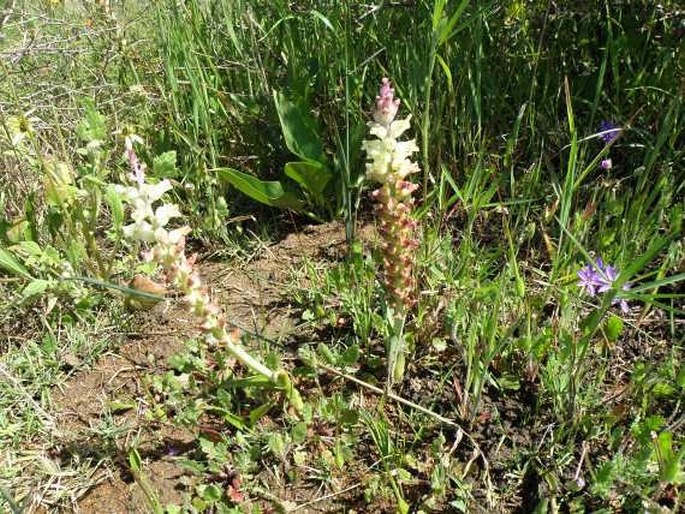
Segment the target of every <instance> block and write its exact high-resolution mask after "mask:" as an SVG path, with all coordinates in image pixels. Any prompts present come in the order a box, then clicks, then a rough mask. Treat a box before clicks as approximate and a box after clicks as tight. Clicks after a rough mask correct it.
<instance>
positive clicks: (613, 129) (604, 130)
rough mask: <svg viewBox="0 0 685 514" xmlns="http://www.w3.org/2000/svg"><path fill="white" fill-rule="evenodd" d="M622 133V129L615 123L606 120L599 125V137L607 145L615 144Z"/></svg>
mask: <svg viewBox="0 0 685 514" xmlns="http://www.w3.org/2000/svg"><path fill="white" fill-rule="evenodd" d="M620 133H621V127H619V126H618V125H616V124H615V123H614V122H613V121H609V120H604V121H602V122H601V123H600V124H599V137H601V138H602V139H603V140H604V142H605V143H606V144H610V143H613V142H614V140H615V139H616V138H617V137H618V135H619V134H620Z"/></svg>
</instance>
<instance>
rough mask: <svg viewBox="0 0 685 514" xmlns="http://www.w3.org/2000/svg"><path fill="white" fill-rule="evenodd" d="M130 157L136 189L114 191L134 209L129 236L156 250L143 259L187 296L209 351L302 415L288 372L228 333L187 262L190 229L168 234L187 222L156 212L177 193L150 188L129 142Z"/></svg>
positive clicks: (170, 209) (164, 185)
mask: <svg viewBox="0 0 685 514" xmlns="http://www.w3.org/2000/svg"><path fill="white" fill-rule="evenodd" d="M126 153H127V156H128V159H129V164H130V167H131V170H132V173H131V175H130V176H129V178H130V179H131V180H132V181H133V183H134V185H133V186H121V185H118V186H116V187H115V189H116V191H117V192H118V193H119V194H120V195H121V196H122V198H123V199H124V201H126V202H127V203H129V204H130V205H131V206H132V207H133V210H132V212H131V219H132V220H133V223H131V224H130V225H127V226H125V227H124V228H123V232H124V236H125V237H126V238H128V239H130V240H134V241H140V242H145V243H149V244H151V245H152V247H151V248H150V249H149V250H148V251H146V252H145V253H144V258H145V259H147V260H150V261H155V262H157V263H158V264H159V265H160V266H161V267H162V269H163V270H164V272H165V274H166V278H167V281H168V282H169V283H170V284H171V285H173V286H174V287H176V288H178V290H179V291H181V292H182V293H183V297H184V300H185V302H186V304H187V305H188V308H189V310H190V312H191V313H192V314H193V315H195V316H196V317H197V318H198V319H199V320H200V328H201V330H202V332H203V333H204V336H205V340H206V342H207V344H208V345H209V347H210V348H213V347H220V348H225V349H226V350H227V351H228V352H229V353H230V354H231V355H232V356H233V357H235V358H236V359H238V360H239V361H240V362H241V363H243V364H244V365H245V366H247V367H248V368H250V369H251V370H252V371H254V372H256V373H259V374H261V375H263V376H265V377H267V378H268V379H269V380H270V381H271V382H273V383H274V384H275V385H276V386H278V387H280V388H282V389H283V390H284V391H285V393H286V395H287V397H288V399H289V401H290V403H291V404H292V405H293V407H294V408H295V410H297V411H298V412H300V411H301V410H302V407H303V405H302V399H301V398H300V395H299V393H298V392H297V390H296V389H295V388H294V387H293V385H292V383H291V381H290V377H289V376H288V374H287V372H285V371H283V370H279V371H273V370H271V369H269V368H268V367H267V366H265V365H264V364H263V363H262V362H260V361H259V360H258V359H255V358H254V357H253V356H252V355H250V354H249V353H248V352H247V351H246V350H245V348H244V347H243V346H242V344H241V342H240V332H239V331H237V330H230V329H229V328H228V326H227V323H226V317H225V315H224V314H223V312H222V310H221V308H220V307H219V306H218V305H217V304H216V303H215V302H214V301H213V300H212V299H211V298H210V296H209V294H208V292H207V290H206V289H205V288H204V286H203V285H202V281H201V279H200V275H199V273H198V271H197V270H196V269H195V259H196V255H193V256H191V257H187V256H186V254H185V236H186V235H187V234H188V233H189V232H190V227H187V226H182V227H180V228H176V229H174V230H168V229H167V228H166V225H167V224H168V223H169V221H170V220H171V219H173V218H180V217H181V216H182V215H181V212H180V210H179V209H178V206H176V205H173V204H162V205H159V206H158V207H156V208H155V207H154V205H155V204H156V203H157V202H158V201H159V200H160V199H161V197H162V196H163V195H164V193H165V192H166V191H169V190H170V189H171V188H172V186H171V183H170V182H169V181H168V180H162V181H161V182H159V183H157V184H148V183H146V182H145V165H144V164H143V163H141V162H140V161H139V160H138V157H137V156H136V153H135V151H134V150H133V144H132V141H131V140H130V139H127V140H126Z"/></svg>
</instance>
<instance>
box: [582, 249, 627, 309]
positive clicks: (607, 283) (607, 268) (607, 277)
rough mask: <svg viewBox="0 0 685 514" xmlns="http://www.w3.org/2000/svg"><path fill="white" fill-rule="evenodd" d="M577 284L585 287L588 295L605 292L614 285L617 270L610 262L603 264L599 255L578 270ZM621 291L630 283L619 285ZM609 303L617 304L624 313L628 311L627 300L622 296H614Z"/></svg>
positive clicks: (617, 274) (625, 289)
mask: <svg viewBox="0 0 685 514" xmlns="http://www.w3.org/2000/svg"><path fill="white" fill-rule="evenodd" d="M577 274H578V278H579V279H580V280H579V281H578V286H579V287H581V288H583V289H585V290H586V291H587V293H588V294H589V295H590V296H595V295H596V294H598V293H606V292H607V291H609V290H610V289H612V288H613V287H614V282H616V279H617V278H618V276H619V272H618V270H617V269H616V268H615V267H613V266H612V265H611V264H606V265H605V264H604V261H602V258H601V257H597V259H595V262H594V264H592V263H591V264H588V265H586V266H585V267H583V268H581V269H580V270H579V271H578V272H577ZM621 290H622V291H629V290H630V283H629V282H626V283H625V284H623V285H622V286H621ZM611 305H618V306H619V307H620V308H621V311H622V312H623V313H624V314H627V313H628V312H630V307H629V306H628V302H627V301H626V300H625V299H624V298H614V299H613V300H612V302H611Z"/></svg>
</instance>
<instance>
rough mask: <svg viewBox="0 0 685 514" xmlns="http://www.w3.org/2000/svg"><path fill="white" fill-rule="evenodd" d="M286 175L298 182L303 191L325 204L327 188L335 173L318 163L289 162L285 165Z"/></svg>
mask: <svg viewBox="0 0 685 514" xmlns="http://www.w3.org/2000/svg"><path fill="white" fill-rule="evenodd" d="M285 174H286V175H287V176H288V177H290V178H291V179H293V180H294V181H295V182H297V183H298V184H299V185H300V186H301V187H302V189H304V190H306V191H308V192H309V193H311V194H312V195H313V196H314V199H315V200H316V202H318V203H319V204H323V203H324V200H325V197H324V191H325V190H326V186H327V185H328V183H329V182H330V181H331V179H332V178H333V173H332V172H331V171H330V170H329V169H328V168H326V166H324V165H323V164H320V163H318V162H311V161H309V162H303V161H297V162H289V163H288V164H286V165H285Z"/></svg>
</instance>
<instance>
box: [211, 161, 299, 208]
mask: <svg viewBox="0 0 685 514" xmlns="http://www.w3.org/2000/svg"><path fill="white" fill-rule="evenodd" d="M214 171H217V172H219V178H221V179H222V180H224V181H226V182H228V183H229V184H231V185H232V186H233V187H235V188H236V189H237V190H238V191H240V192H241V193H243V194H246V195H247V196H249V197H250V198H252V199H253V200H257V201H258V202H260V203H263V204H265V205H269V206H270V207H279V208H281V209H293V210H295V211H300V210H302V209H303V208H304V201H303V200H302V199H301V198H299V197H297V196H296V195H295V194H293V193H290V192H288V191H284V190H283V186H282V185H281V183H280V182H278V181H265V180H259V179H258V178H255V177H253V176H252V175H248V174H247V173H243V172H241V171H238V170H234V169H231V168H216V169H215V170H214Z"/></svg>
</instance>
